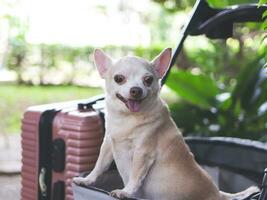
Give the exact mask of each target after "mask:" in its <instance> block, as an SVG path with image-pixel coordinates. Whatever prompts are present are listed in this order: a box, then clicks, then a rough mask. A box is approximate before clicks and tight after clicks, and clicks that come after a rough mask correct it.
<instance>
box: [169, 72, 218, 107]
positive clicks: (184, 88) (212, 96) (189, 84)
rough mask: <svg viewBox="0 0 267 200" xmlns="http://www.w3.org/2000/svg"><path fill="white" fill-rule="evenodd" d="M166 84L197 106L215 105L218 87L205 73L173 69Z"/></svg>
mask: <svg viewBox="0 0 267 200" xmlns="http://www.w3.org/2000/svg"><path fill="white" fill-rule="evenodd" d="M166 85H167V86H168V87H169V88H170V89H172V90H173V91H174V92H175V93H176V94H177V95H179V96H180V97H182V98H184V99H185V100H187V101H189V102H191V103H193V104H195V105H197V106H200V107H202V108H211V107H212V106H215V105H216V95H217V94H218V92H219V89H218V87H217V86H216V83H215V81H213V80H212V79H211V78H210V77H208V76H206V75H203V74H199V75H194V74H192V73H190V72H187V71H181V70H173V71H172V72H171V73H170V75H169V77H168V79H167V82H166Z"/></svg>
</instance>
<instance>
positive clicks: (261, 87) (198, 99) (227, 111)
mask: <svg viewBox="0 0 267 200" xmlns="http://www.w3.org/2000/svg"><path fill="white" fill-rule="evenodd" d="M262 65H263V56H259V57H258V58H256V59H254V60H253V62H251V63H249V64H247V65H246V66H245V67H244V68H242V69H241V72H240V74H239V75H238V77H237V83H236V84H235V87H234V88H233V90H231V91H230V92H228V91H227V90H223V89H219V88H218V87H217V88H216V86H215V85H214V81H212V80H211V79H210V78H209V76H208V75H197V76H200V77H202V78H201V79H203V80H202V81H200V79H198V80H199V82H198V84H199V85H202V86H203V88H206V90H208V91H211V92H210V93H209V92H207V91H205V90H204V89H202V90H199V89H198V87H196V86H195V85H196V81H195V76H196V75H193V74H190V72H176V71H175V72H174V73H172V76H171V77H170V78H171V79H170V80H168V81H167V86H169V87H170V88H171V89H172V90H174V91H175V92H176V93H178V94H179V95H180V97H182V98H183V99H184V101H181V102H179V103H177V104H174V105H171V111H172V115H173V117H174V120H175V121H176V123H177V124H178V126H179V127H180V128H181V129H182V130H183V131H184V133H185V134H186V135H188V134H197V135H205V136H213V135H220V136H235V137H240V138H250V139H259V140H263V141H267V128H266V121H267V93H266V91H267V74H266V68H264V67H263V66H262ZM179 73H182V74H184V73H186V74H189V75H187V81H186V87H183V88H182V90H183V92H181V86H180V85H179V84H181V81H180V80H179V77H180V76H179ZM175 76H177V77H175ZM205 76H206V77H205ZM204 77H205V78H204ZM169 81H170V82H169ZM212 91H213V92H212ZM207 93H208V95H207ZM184 94H194V95H186V96H185V95H184ZM212 95H213V96H212ZM203 99H210V101H203ZM188 102H190V103H188ZM203 102H205V104H203ZM203 105H204V106H203Z"/></svg>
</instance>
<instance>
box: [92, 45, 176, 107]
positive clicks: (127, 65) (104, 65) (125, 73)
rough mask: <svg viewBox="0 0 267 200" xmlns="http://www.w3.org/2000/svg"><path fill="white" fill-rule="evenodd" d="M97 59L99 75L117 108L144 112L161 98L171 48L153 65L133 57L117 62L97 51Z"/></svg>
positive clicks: (109, 98)
mask: <svg viewBox="0 0 267 200" xmlns="http://www.w3.org/2000/svg"><path fill="white" fill-rule="evenodd" d="M94 60H95V65H96V67H97V69H98V71H99V74H100V76H101V77H102V78H103V79H105V84H106V93H107V97H108V100H109V101H112V102H111V103H112V104H113V105H114V107H115V108H117V109H119V110H121V111H124V112H141V111H143V110H145V108H147V107H148V104H149V103H151V101H153V99H156V98H158V93H159V90H160V82H159V80H160V79H161V78H162V77H163V76H164V74H165V72H166V71H167V69H168V67H169V64H170V60H171V49H170V48H167V49H165V50H163V51H162V52H161V53H160V54H159V55H158V56H157V57H156V58H155V59H154V60H153V61H151V62H150V61H147V60H145V59H143V58H139V57H134V56H126V57H122V58H121V59H119V60H116V61H114V60H113V59H111V58H110V57H109V56H108V55H106V54H105V53H104V52H103V51H102V50H100V49H96V50H95V52H94Z"/></svg>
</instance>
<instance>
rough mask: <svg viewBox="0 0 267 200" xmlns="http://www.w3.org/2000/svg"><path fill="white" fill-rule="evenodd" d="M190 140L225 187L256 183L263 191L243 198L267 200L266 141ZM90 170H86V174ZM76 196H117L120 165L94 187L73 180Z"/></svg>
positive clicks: (238, 188) (235, 189)
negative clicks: (114, 191) (113, 193)
mask: <svg viewBox="0 0 267 200" xmlns="http://www.w3.org/2000/svg"><path fill="white" fill-rule="evenodd" d="M186 143H187V144H188V145H189V147H190V149H191V151H192V152H193V153H194V155H195V158H196V160H197V161H198V162H199V163H200V164H201V165H202V167H203V168H204V169H205V170H206V171H207V172H208V173H209V174H210V175H211V176H212V178H213V180H214V181H215V183H216V184H217V185H218V186H219V188H220V189H221V190H223V191H226V192H230V193H235V192H240V191H241V190H244V189H246V188H247V187H249V186H252V185H256V186H259V187H260V188H261V192H259V193H256V194H252V195H250V196H248V197H245V198H243V199H242V200H266V199H267V198H266V197H267V170H265V175H264V179H263V181H261V180H262V177H263V172H264V166H267V156H266V155H267V146H266V144H265V143H261V142H255V141H251V140H244V139H238V138H223V137H216V138H195V137H190V138H186ZM84 175H86V174H82V175H81V176H84ZM72 188H73V193H74V198H75V200H86V199H96V200H102V199H103V200H104V199H106V200H108V199H110V200H114V199H115V198H113V197H111V196H109V192H110V191H112V190H114V189H118V188H123V183H122V180H121V178H120V176H119V174H118V172H117V170H116V169H110V170H108V171H107V172H106V173H104V174H103V175H102V176H101V177H100V178H99V179H98V181H97V183H96V185H94V187H83V186H77V185H75V184H73V187H72Z"/></svg>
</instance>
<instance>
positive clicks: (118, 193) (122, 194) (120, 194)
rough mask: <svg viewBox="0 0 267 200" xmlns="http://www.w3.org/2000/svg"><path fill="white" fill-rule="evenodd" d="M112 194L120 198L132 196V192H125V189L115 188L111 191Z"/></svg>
mask: <svg viewBox="0 0 267 200" xmlns="http://www.w3.org/2000/svg"><path fill="white" fill-rule="evenodd" d="M110 195H111V196H113V197H116V198H119V199H124V198H130V197H131V196H130V194H128V193H127V192H125V191H124V190H119V189H118V190H113V191H111V193H110Z"/></svg>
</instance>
